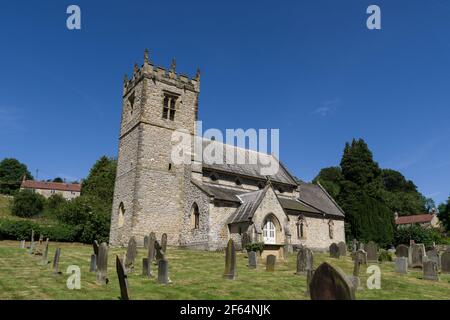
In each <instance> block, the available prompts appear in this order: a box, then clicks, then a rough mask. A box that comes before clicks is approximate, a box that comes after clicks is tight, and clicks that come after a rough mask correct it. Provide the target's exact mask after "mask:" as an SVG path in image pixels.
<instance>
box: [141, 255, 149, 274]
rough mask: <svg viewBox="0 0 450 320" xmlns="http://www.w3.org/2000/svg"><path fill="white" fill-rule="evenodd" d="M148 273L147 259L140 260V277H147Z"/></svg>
mask: <svg viewBox="0 0 450 320" xmlns="http://www.w3.org/2000/svg"><path fill="white" fill-rule="evenodd" d="M148 274H149V272H148V259H147V258H142V275H143V276H148Z"/></svg>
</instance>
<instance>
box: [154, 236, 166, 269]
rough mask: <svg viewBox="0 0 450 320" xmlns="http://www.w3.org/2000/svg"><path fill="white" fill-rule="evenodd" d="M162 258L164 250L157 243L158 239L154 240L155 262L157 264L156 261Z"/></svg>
mask: <svg viewBox="0 0 450 320" xmlns="http://www.w3.org/2000/svg"><path fill="white" fill-rule="evenodd" d="M161 259H164V252H163V251H162V246H161V245H160V244H159V242H158V240H155V260H156V262H155V264H158V261H159V260H161Z"/></svg>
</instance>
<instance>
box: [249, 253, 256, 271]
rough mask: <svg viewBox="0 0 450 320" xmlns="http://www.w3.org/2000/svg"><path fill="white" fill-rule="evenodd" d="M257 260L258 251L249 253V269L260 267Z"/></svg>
mask: <svg viewBox="0 0 450 320" xmlns="http://www.w3.org/2000/svg"><path fill="white" fill-rule="evenodd" d="M257 259H258V258H257V255H256V251H250V252H249V253H248V267H249V268H253V269H256V267H257V266H258V260H257Z"/></svg>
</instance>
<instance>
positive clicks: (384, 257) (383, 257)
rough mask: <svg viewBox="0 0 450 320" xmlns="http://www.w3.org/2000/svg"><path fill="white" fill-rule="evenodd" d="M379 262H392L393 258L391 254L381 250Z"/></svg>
mask: <svg viewBox="0 0 450 320" xmlns="http://www.w3.org/2000/svg"><path fill="white" fill-rule="evenodd" d="M378 261H380V262H385V261H392V256H391V254H390V253H389V251H387V250H384V249H381V250H380V255H379V256H378Z"/></svg>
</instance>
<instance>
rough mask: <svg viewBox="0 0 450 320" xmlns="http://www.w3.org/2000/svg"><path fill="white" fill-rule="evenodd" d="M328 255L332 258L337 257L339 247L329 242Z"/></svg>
mask: <svg viewBox="0 0 450 320" xmlns="http://www.w3.org/2000/svg"><path fill="white" fill-rule="evenodd" d="M329 249H330V257H332V258H338V259H339V256H340V252H339V247H338V245H337V244H336V243H332V244H330V248H329Z"/></svg>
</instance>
